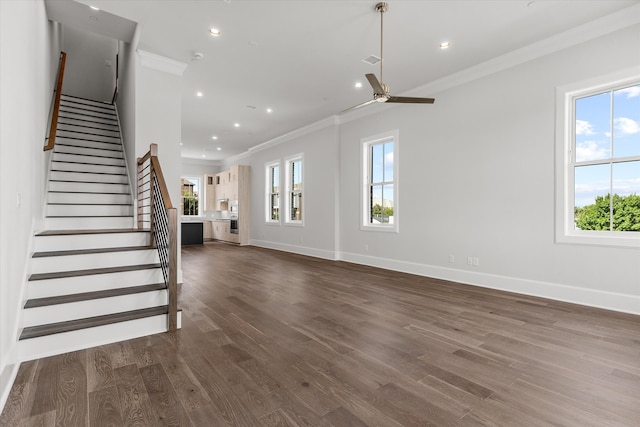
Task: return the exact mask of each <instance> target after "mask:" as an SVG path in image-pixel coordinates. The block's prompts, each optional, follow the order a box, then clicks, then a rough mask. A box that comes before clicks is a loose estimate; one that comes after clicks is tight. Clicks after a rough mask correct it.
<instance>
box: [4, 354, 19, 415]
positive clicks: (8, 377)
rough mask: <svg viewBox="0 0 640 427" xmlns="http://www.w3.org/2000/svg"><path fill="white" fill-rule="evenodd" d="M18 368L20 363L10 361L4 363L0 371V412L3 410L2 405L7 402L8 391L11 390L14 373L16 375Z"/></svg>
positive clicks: (14, 377)
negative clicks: (7, 363)
mask: <svg viewBox="0 0 640 427" xmlns="http://www.w3.org/2000/svg"><path fill="white" fill-rule="evenodd" d="M18 368H20V363H12V364H9V365H6V366H5V367H4V369H3V370H2V372H0V412H1V411H3V410H4V405H5V403H7V398H8V397H9V392H11V387H12V386H13V382H14V381H15V379H16V375H18Z"/></svg>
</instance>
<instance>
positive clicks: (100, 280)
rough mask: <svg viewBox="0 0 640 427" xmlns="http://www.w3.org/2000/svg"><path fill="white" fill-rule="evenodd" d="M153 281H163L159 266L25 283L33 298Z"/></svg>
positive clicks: (29, 296)
mask: <svg viewBox="0 0 640 427" xmlns="http://www.w3.org/2000/svg"><path fill="white" fill-rule="evenodd" d="M154 283H164V278H163V276H162V270H161V269H160V268H159V267H158V268H149V269H145V270H134V271H123V272H119V273H105V274H94V275H91V276H77V277H65V278H60V279H46V280H31V281H29V283H28V284H27V298H28V299H35V298H46V297H53V296H57V295H71V294H81V293H84V292H95V291H105V290H108V289H116V288H129V287H132V286H142V285H153V284H154Z"/></svg>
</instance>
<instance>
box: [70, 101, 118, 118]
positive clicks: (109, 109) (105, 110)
mask: <svg viewBox="0 0 640 427" xmlns="http://www.w3.org/2000/svg"><path fill="white" fill-rule="evenodd" d="M60 107H61V108H62V107H64V108H74V109H77V110H82V111H83V113H85V114H95V113H98V114H105V115H114V114H115V113H116V111H115V109H114V108H113V106H111V105H107V106H95V105H89V104H86V103H80V102H73V101H66V100H61V101H60Z"/></svg>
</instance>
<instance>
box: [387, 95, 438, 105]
mask: <svg viewBox="0 0 640 427" xmlns="http://www.w3.org/2000/svg"><path fill="white" fill-rule="evenodd" d="M435 101H436V100H435V99H433V98H414V97H410V96H390V97H389V99H387V102H397V103H405V104H433V103H434V102H435Z"/></svg>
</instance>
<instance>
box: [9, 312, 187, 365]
mask: <svg viewBox="0 0 640 427" xmlns="http://www.w3.org/2000/svg"><path fill="white" fill-rule="evenodd" d="M181 324H182V321H181V313H180V312H178V327H181ZM168 327H169V323H168V319H167V315H159V316H151V317H145V318H143V319H136V320H130V321H128V322H119V323H113V324H110V325H104V326H98V327H96V328H88V329H80V330H77V331H72V332H64V333H60V334H55V335H48V336H44V337H39V338H31V339H28V340H21V341H19V343H18V357H19V359H20V360H34V359H39V358H43V357H48V356H52V355H55V354H62V353H68V352H70V351H76V350H82V349H85V348H91V347H97V346H99V345H105V344H109V343H114V342H118V341H123V340H128V339H133V338H138V337H143V336H147V335H153V334H159V333H162V332H166V331H167V330H168Z"/></svg>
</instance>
